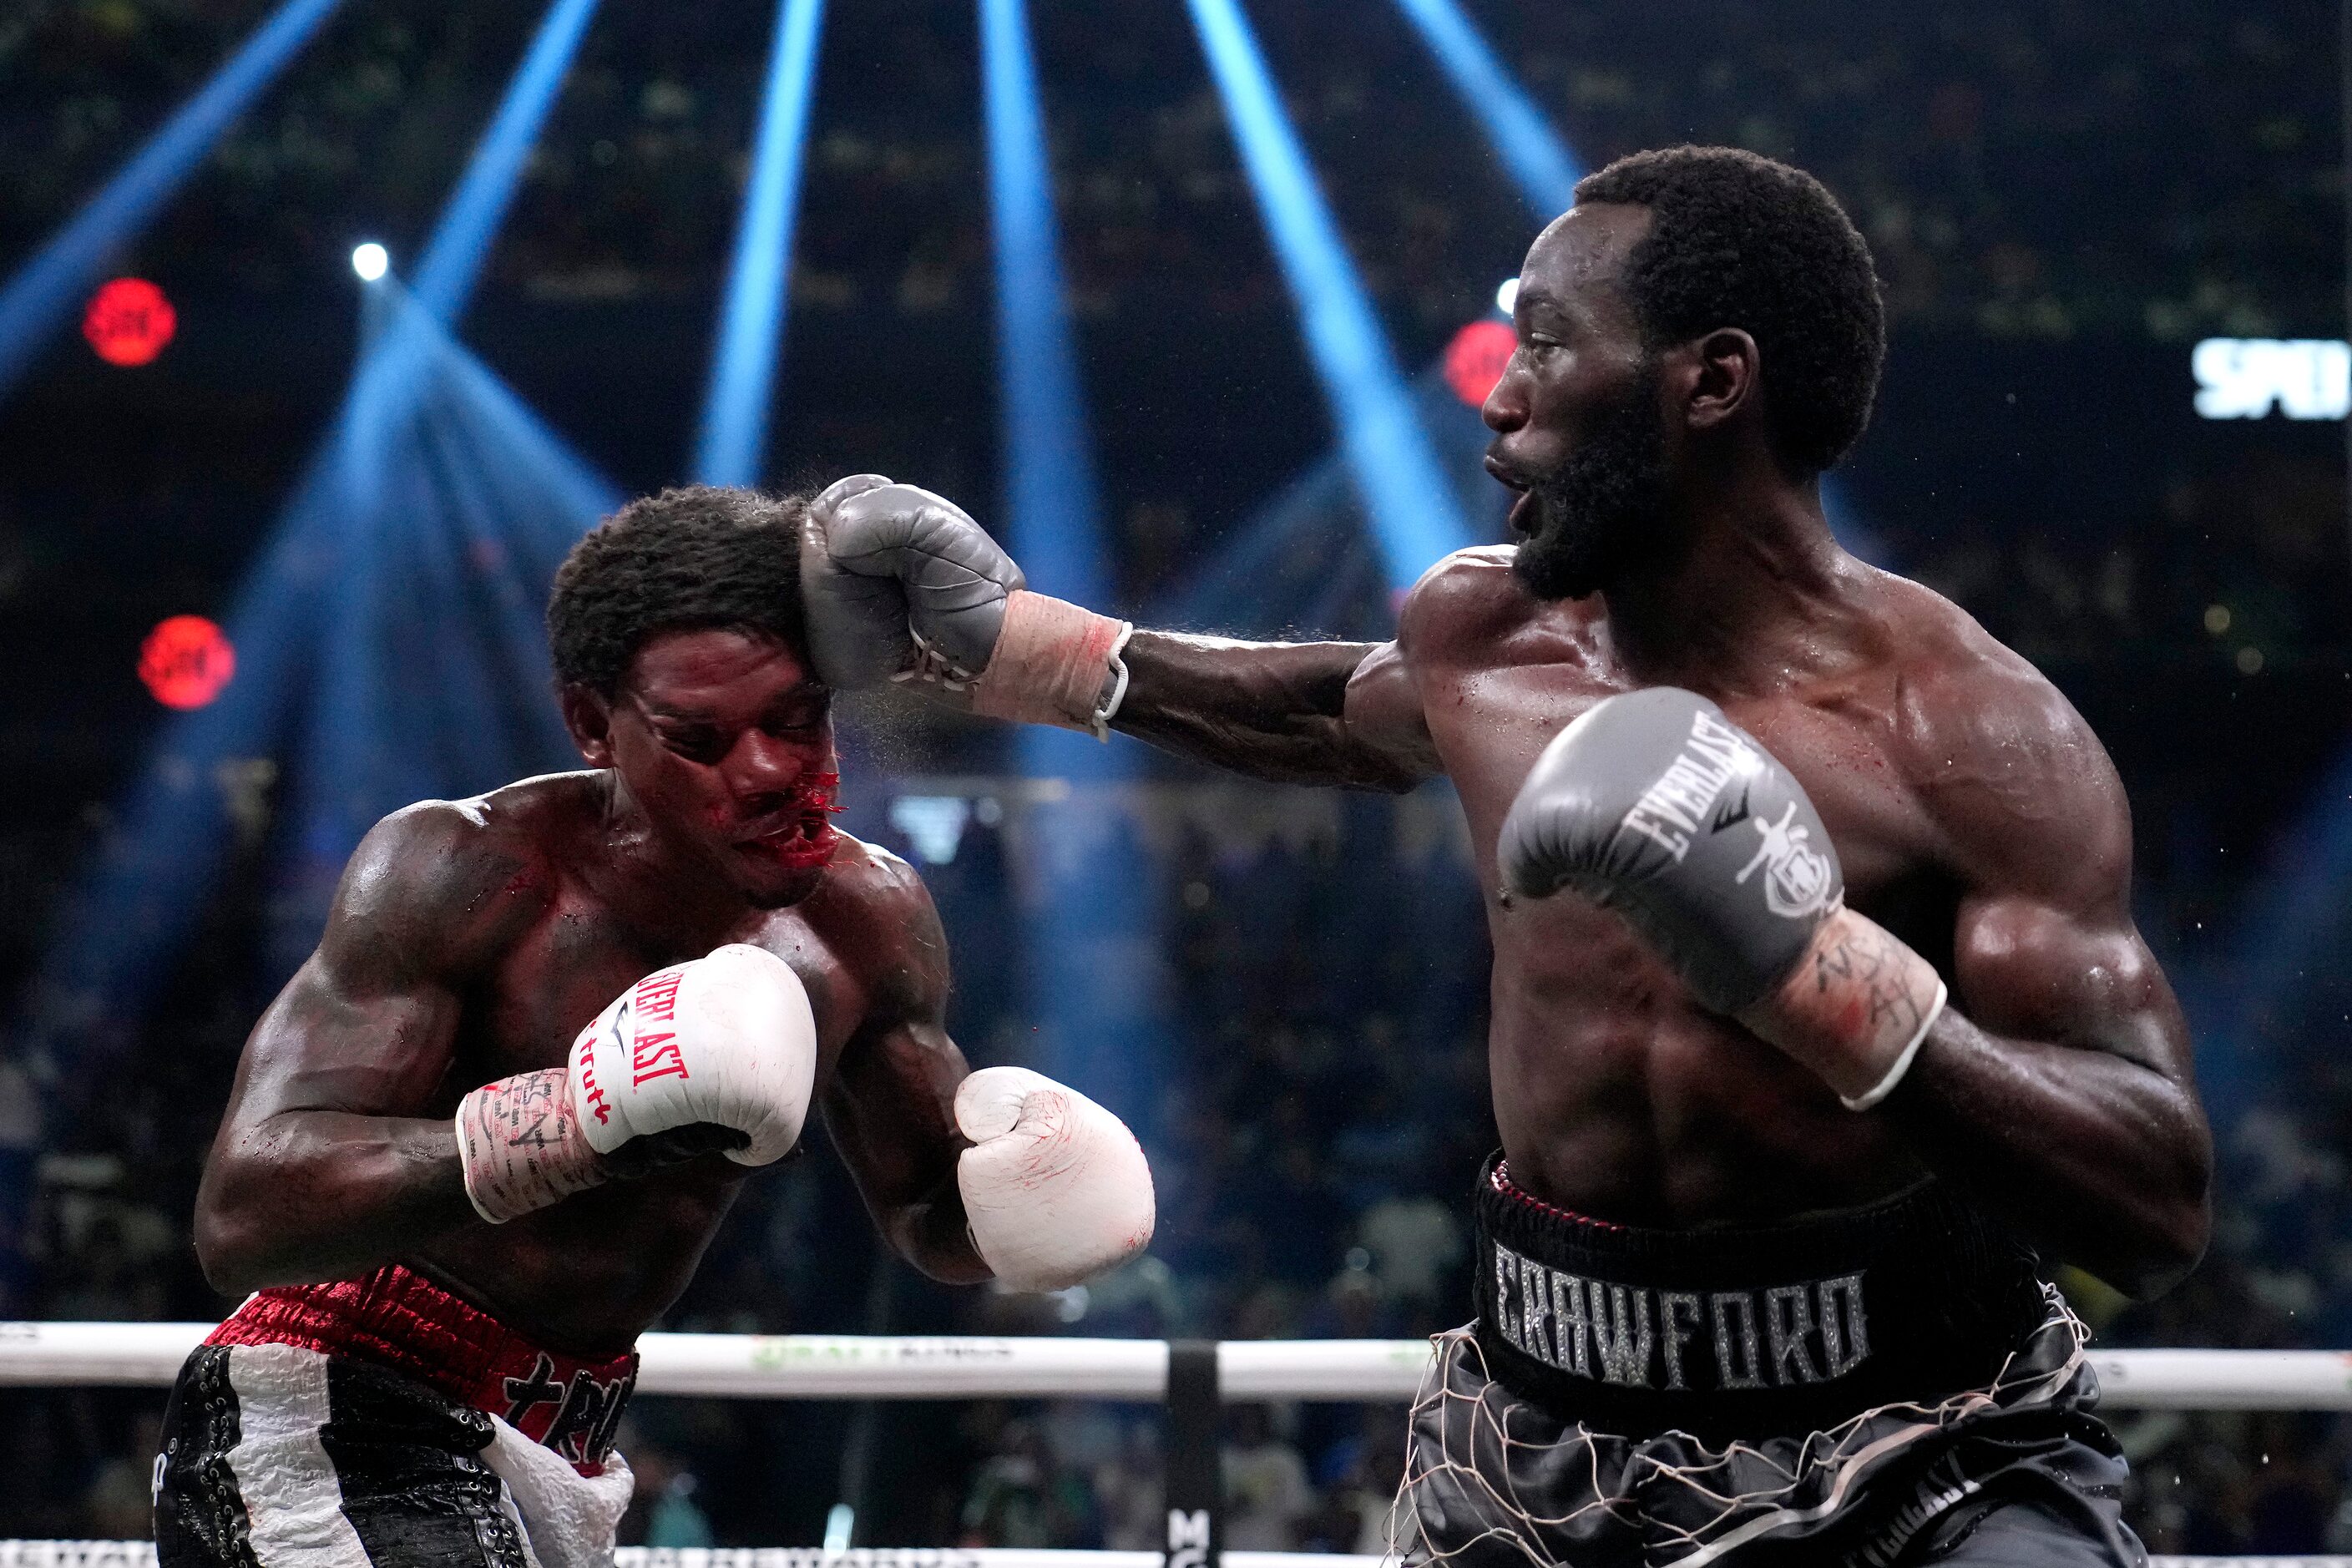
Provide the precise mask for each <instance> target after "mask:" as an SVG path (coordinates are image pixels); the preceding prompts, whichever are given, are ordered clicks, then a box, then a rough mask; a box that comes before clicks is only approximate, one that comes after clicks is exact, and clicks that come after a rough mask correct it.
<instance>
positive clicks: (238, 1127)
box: [156, 488, 1152, 1568]
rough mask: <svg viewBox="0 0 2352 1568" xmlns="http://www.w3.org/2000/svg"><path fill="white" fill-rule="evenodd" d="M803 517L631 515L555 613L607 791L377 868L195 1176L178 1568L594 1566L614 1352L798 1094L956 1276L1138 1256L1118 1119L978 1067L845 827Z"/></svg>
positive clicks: (1070, 1092)
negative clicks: (194, 1311)
mask: <svg viewBox="0 0 2352 1568" xmlns="http://www.w3.org/2000/svg"><path fill="white" fill-rule="evenodd" d="M805 512H806V506H805V504H804V503H803V501H802V500H797V499H787V500H777V499H774V498H771V497H765V496H761V495H756V494H753V493H751V492H750V491H746V490H736V489H704V488H697V489H680V490H671V491H667V492H665V493H663V494H661V495H659V496H656V497H653V498H650V499H647V500H639V501H635V502H633V503H632V504H630V505H629V506H627V507H625V508H623V509H622V510H620V511H619V512H618V513H616V514H615V515H614V516H613V517H612V518H610V519H608V520H607V521H605V522H604V523H603V524H602V525H601V526H599V527H598V528H597V529H595V530H594V531H592V532H591V533H590V534H589V535H588V536H587V537H586V538H585V539H583V541H582V542H580V543H579V544H578V545H577V546H576V547H575V548H574V549H573V550H572V553H571V556H570V558H569V559H568V560H567V561H566V562H565V563H564V565H563V568H562V572H561V573H560V574H558V576H557V579H556V584H555V591H554V595H553V597H552V599H551V603H550V605H549V610H548V625H549V632H550V637H551V643H552V647H553V653H554V663H555V668H556V672H557V676H558V679H559V681H560V683H561V697H562V710H563V716H564V719H565V721H566V722H567V724H568V726H569V728H570V730H571V732H572V738H573V740H574V741H575V742H576V743H577V744H578V746H579V748H580V752H581V754H582V756H583V758H584V759H585V760H586V762H587V763H588V764H589V766H588V769H587V770H586V771H584V772H580V773H557V774H551V775H549V776H546V777H541V778H532V779H525V780H523V781H521V782H520V783H517V784H509V785H507V786H506V787H504V788H502V789H497V790H492V791H490V792H489V793H488V794H487V795H480V796H478V797H477V798H475V799H472V800H464V801H427V802H424V803H422V804H420V805H413V806H410V807H408V808H407V809H405V810H404V811H400V812H396V813H394V815H393V816H389V817H386V818H385V819H384V820H383V822H382V823H380V824H378V825H377V826H375V827H374V829H373V830H372V831H371V832H370V833H369V834H368V836H367V837H366V839H365V841H364V842H363V843H362V844H361V846H360V847H359V849H358V851H357V852H356V853H355V854H354V855H353V856H352V859H351V863H350V866H349V867H348V868H347V869H346V870H345V872H344V875H343V879H342V882H341V887H340V888H339V889H338V890H337V893H336V898H335V903H334V908H333V910H332V911H331V914H330V916H329V918H328V921H327V927H326V931H325V934H324V936H323V937H322V938H321V940H320V944H319V948H318V951H317V952H316V953H314V954H313V955H312V956H311V958H310V961H309V962H308V963H305V964H304V965H303V966H302V968H301V970H300V971H299V973H297V974H296V975H295V976H294V978H293V979H292V981H290V982H289V984H287V986H286V988H285V990H284V991H283V992H282V993H281V994H279V995H278V999H277V1001H276V1002H275V1003H273V1004H272V1005H271V1006H270V1007H269V1009H268V1012H267V1013H265V1014H264V1015H263V1016H262V1018H261V1020H260V1022H259V1023H258V1024H257V1025H256V1026H255V1028H254V1031H253V1034H252V1037H251V1038H250V1039H248V1040H247V1043H246V1047H245V1052H244V1056H243V1058H241V1060H240V1061H239V1063H238V1066H237V1074H236V1086H235V1088H234V1089H233V1090H232V1091H231V1094H230V1099H229V1104H228V1109H227V1111H226V1115H225V1116H224V1117H223V1119H222V1122H221V1129H220V1134H219V1137H218V1139H217V1140H216V1142H215V1144H214V1147H213V1151H212V1155H211V1158H210V1161H209V1162H208V1163H207V1165H206V1167H205V1177H204V1183H203V1186H202V1190H201V1192H200V1194H199V1196H198V1199H197V1211H196V1231H195V1235H196V1247H197V1251H198V1254H199V1256H200V1257H201V1258H202V1260H203V1263H204V1266H205V1274H206V1276H207V1277H208V1278H209V1279H211V1280H212V1282H213V1283H214V1284H215V1286H216V1287H218V1288H219V1289H222V1290H225V1291H238V1292H244V1291H251V1292H253V1294H252V1295H250V1296H249V1297H248V1298H247V1300H246V1302H245V1304H244V1305H243V1306H242V1307H240V1308H239V1309H238V1310H237V1311H236V1313H235V1315H233V1316H232V1317H231V1318H230V1319H229V1320H228V1321H226V1323H224V1324H222V1325H221V1327H220V1328H219V1330H217V1331H215V1333H214V1334H213V1335H212V1336H211V1337H210V1339H209V1340H208V1341H207V1342H206V1343H205V1345H204V1346H203V1347H202V1348H200V1349H198V1350H197V1351H196V1352H194V1354H193V1355H192V1356H191V1357H190V1358H189V1360H188V1362H187V1363H186V1365H185V1367H184V1369H183V1371H182V1372H181V1374H180V1377H179V1381H178V1383H177V1384H176V1386H175V1387H174V1389H173V1394H172V1400H171V1405H170V1408H169V1412H168V1414H167V1415H166V1417H165V1426H164V1450H163V1456H162V1458H161V1460H160V1462H159V1468H158V1470H157V1475H156V1542H157V1551H158V1554H159V1557H160V1560H161V1562H162V1563H163V1568H198V1565H204V1568H229V1565H236V1568H365V1565H367V1564H377V1565H380V1568H394V1565H400V1568H405V1565H409V1564H416V1565H420V1568H421V1565H424V1564H434V1565H436V1568H447V1565H449V1564H482V1565H485V1568H488V1565H497V1568H526V1565H529V1568H574V1565H582V1568H585V1565H587V1564H593V1563H600V1562H601V1563H606V1564H609V1563H611V1561H612V1547H613V1529H614V1524H615V1522H616V1521H618V1519H619V1516H620V1513H621V1510H622V1509H623V1508H624V1507H625V1506H626V1504H627V1502H628V1500H629V1491H630V1482H629V1474H628V1468H627V1466H626V1465H625V1463H623V1462H622V1461H621V1459H620V1457H619V1456H618V1455H617V1454H615V1453H614V1452H613V1450H612V1443H613V1433H614V1426H616V1425H617V1424H618V1422H619V1420H620V1417H621V1412H622V1409H623V1407H624V1405H625V1403H626V1401H627V1398H628V1394H629V1391H630V1388H631V1386H632V1384H633V1383H634V1381H635V1367H636V1356H635V1351H634V1350H633V1348H632V1347H633V1345H634V1344H635V1341H636V1338H637V1336H638V1334H639V1333H641V1332H642V1331H645V1330H646V1328H647V1327H648V1326H649V1325H651V1324H652V1323H653V1322H654V1321H656V1319H657V1318H658V1317H659V1316H660V1315H661V1314H662V1312H664V1311H665V1310H667V1308H668V1307H669V1306H670V1304H671V1303H672V1302H674V1301H675V1300H677V1298H678V1295H679V1293H680V1292H681V1291H683V1290H684V1289H686V1286H687V1282H688V1279H689V1278H690V1277H691V1276H692V1274H693V1272H694V1268H695V1265H696V1263H697V1261H698V1259H699V1258H701V1256H702V1251H703V1248H704V1247H706V1246H707V1245H708V1244H709V1240H710V1238H711V1235H712V1233H713V1232H714V1231H716V1230H717V1228H718V1226H719V1221H720V1220H721V1219H722V1218H723V1217H724V1216H725V1215H726V1214H727V1211H728V1208H729V1206H730V1205H731V1204H732V1203H733V1202H734V1200H735V1195H736V1194H737V1192H738V1191H739V1190H740V1188H741V1186H742V1184H743V1182H744V1180H745V1178H746V1177H747V1176H748V1175H749V1173H750V1172H751V1169H752V1168H753V1167H755V1166H760V1165H765V1164H769V1163H773V1162H775V1161H778V1160H780V1159H782V1158H783V1157H784V1156H785V1155H786V1154H787V1153H788V1152H791V1151H792V1150H793V1147H794V1146H795V1145H796V1143H797V1142H798V1141H799V1138H800V1134H801V1131H802V1125H803V1119H804V1117H805V1115H806V1113H807V1111H808V1110H809V1109H810V1106H811V1104H812V1102H813V1101H814V1104H816V1105H817V1106H819V1107H821V1108H822V1110H823V1112H824V1121H825V1126H826V1131H827V1132H828V1134H829V1135H830V1137H831V1139H832V1142H833V1144H834V1147H835V1149H836V1150H837V1151H838V1152H840V1154H841V1156H842V1159H843V1161H844V1163H845V1164H846V1165H847V1166H848V1168H849V1171H850V1173H851V1175H852V1176H853V1177H854V1179H855V1180H856V1184H857V1186H858V1189H859V1191H860V1192H861V1193H862V1194H864V1196H865V1199H866V1205H867V1207H868V1209H869V1210H870V1212H871V1213H872V1215H873V1216H874V1220H875V1223H876V1225H877V1226H878V1227H879V1228H880V1230H881V1231H882V1234H883V1235H884V1237H886V1238H887V1240H888V1241H889V1242H890V1244H891V1245H892V1246H893V1247H895V1248H896V1249H897V1251H898V1254H899V1255H900V1256H901V1257H903V1258H906V1259H907V1260H908V1262H909V1263H912V1264H913V1265H914V1266H915V1267H916V1268H919V1269H921V1270H922V1271H923V1272H925V1273H926V1274H929V1275H930V1276H932V1277H933V1278H935V1279H942V1280H948V1281H978V1280H983V1279H989V1278H990V1277H991V1276H994V1277H995V1278H997V1279H1001V1280H1003V1282H1005V1283H1006V1284H1008V1285H1010V1286H1013V1287H1014V1288H1016V1289H1028V1290H1038V1289H1059V1288H1062V1287H1066V1286H1068V1285H1071V1284H1075V1283H1076V1282H1077V1281H1078V1280H1080V1279H1084V1278H1086V1277H1087V1276H1088V1275H1091V1274H1093V1273H1095V1272H1097V1271H1098V1270H1100V1269H1102V1268H1108V1267H1109V1266H1111V1265H1112V1264H1115V1263H1117V1262H1118V1261H1119V1260H1120V1259H1122V1258H1127V1257H1129V1256H1130V1255H1132V1254H1133V1253H1134V1252H1135V1251H1136V1250H1138V1249H1139V1248H1140V1247H1142V1246H1143V1245H1144V1243H1145V1242H1146V1241H1147V1240H1148V1239H1149V1238H1150V1232H1151V1218H1152V1197H1151V1180H1150V1172H1149V1171H1148V1170H1147V1169H1146V1168H1145V1166H1144V1162H1143V1155H1142V1152H1141V1151H1140V1150H1139V1149H1138V1148H1137V1146H1136V1143H1135V1140H1134V1138H1133V1137H1132V1136H1131V1135H1129V1132H1128V1131H1127V1129H1126V1127H1125V1126H1123V1125H1122V1124H1121V1123H1120V1122H1119V1121H1118V1118H1116V1117H1114V1116H1112V1115H1111V1114H1110V1113H1109V1112H1108V1111H1107V1110H1103V1109H1102V1108H1101V1107H1099V1106H1097V1105H1096V1104H1094V1103H1093V1102H1092V1101H1090V1100H1087V1099H1086V1098H1085V1097H1084V1096H1083V1095H1081V1094H1079V1093H1078V1092H1077V1091H1076V1090H1075V1089H1066V1088H1064V1087H1063V1086H1061V1085H1059V1084H1055V1083H1054V1082H1052V1081H1051V1080H1049V1079H1044V1078H1042V1077H1040V1076H1039V1075H1037V1074H1035V1073H1033V1072H1029V1071H1027V1070H1025V1069H1024V1068H988V1069H985V1070H982V1071H981V1072H976V1073H969V1074H968V1073H967V1071H966V1068H965V1066H964V1060H963V1058H962V1056H961V1053H959V1052H958V1050H957V1048H956V1047H955V1044H954V1042H953V1041H952V1040H950V1038H949V1037H948V1034H947V1031H946V1028H945V1026H944V1020H945V1015H946V1008H947V997H948V986H949V973H948V955H947V944H946V942H945V939H944V937H943V935H942V933H941V931H940V921H939V917H938V915H937V914H936V913H935V912H934V911H933V909H932V907H931V901H930V898H929V895H928V894H927V893H926V892H925V891H924V889H923V885H922V883H921V882H920V881H919V880H918V879H917V878H916V876H915V874H914V872H913V871H912V870H911V869H910V868H908V866H907V865H906V863H905V862H903V861H901V860H899V859H898V858H896V857H894V856H892V855H890V854H889V853H887V851H885V850H882V849H879V848H877V847H874V846H871V845H867V844H862V843H860V842H858V841H857V840H856V839H855V838H852V837H847V836H845V835H844V834H842V833H839V832H837V831H836V830H835V828H834V826H833V825H832V816H833V813H834V811H835V791H836V788H837V785H838V782H839V781H838V777H837V771H838V764H837V763H836V761H835V752H834V741H833V721H832V715H831V693H830V691H829V690H828V689H826V688H825V687H824V685H822V684H820V683H819V682H818V681H817V680H816V679H814V676H813V675H812V674H811V672H810V668H809V661H808V657H807V651H806V647H807V645H806V640H805V636H804V631H803V623H802V618H801V615H800V609H799V605H800V592H799V582H798V573H797V569H796V558H795V553H794V550H795V542H796V541H797V539H798V537H799V532H800V529H801V526H802V523H803V518H804V515H805Z"/></svg>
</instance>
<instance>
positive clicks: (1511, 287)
mask: <svg viewBox="0 0 2352 1568" xmlns="http://www.w3.org/2000/svg"><path fill="white" fill-rule="evenodd" d="M1518 307H1519V280H1518V279H1516V278H1506V279H1503V286H1502V287H1501V288H1499V289H1496V290H1495V309H1496V310H1500V311H1502V312H1503V314H1505V315H1506V316H1507V315H1509V314H1510V313H1511V312H1512V311H1513V310H1517V309H1518Z"/></svg>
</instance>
